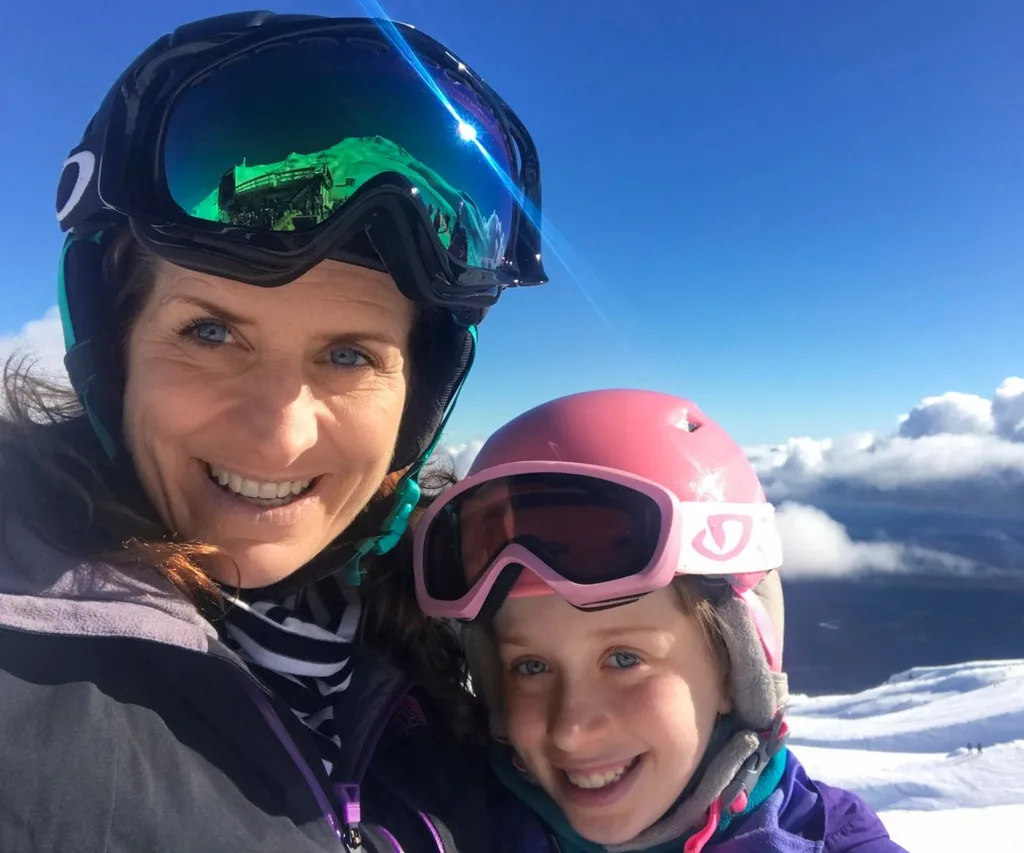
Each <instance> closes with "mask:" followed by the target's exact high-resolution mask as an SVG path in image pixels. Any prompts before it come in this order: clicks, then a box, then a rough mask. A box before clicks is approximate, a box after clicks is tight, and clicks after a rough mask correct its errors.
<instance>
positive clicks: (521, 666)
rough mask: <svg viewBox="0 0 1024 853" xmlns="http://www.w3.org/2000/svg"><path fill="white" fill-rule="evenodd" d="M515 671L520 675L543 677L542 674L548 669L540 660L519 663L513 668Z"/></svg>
mask: <svg viewBox="0 0 1024 853" xmlns="http://www.w3.org/2000/svg"><path fill="white" fill-rule="evenodd" d="M513 669H514V670H515V671H516V673H517V674H519V675H526V676H530V675H541V674H543V673H544V672H545V671H546V670H547V667H546V666H545V665H544V662H543V661H539V660H524V661H522V662H521V663H517V664H516V665H515V666H514V667H513Z"/></svg>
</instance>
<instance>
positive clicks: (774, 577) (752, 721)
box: [716, 572, 789, 732]
mask: <svg viewBox="0 0 1024 853" xmlns="http://www.w3.org/2000/svg"><path fill="white" fill-rule="evenodd" d="M753 594H754V596H755V598H756V601H755V602H754V605H755V606H758V607H763V608H764V611H765V613H766V614H767V616H768V620H769V622H770V629H771V630H772V631H773V632H774V633H775V634H776V637H775V638H773V641H774V642H775V644H776V646H777V648H778V650H779V653H780V654H781V649H782V640H781V638H782V630H783V627H782V610H783V605H782V587H781V585H780V584H779V581H778V572H771V573H769V574H768V575H766V576H765V578H764V579H763V580H762V581H761V582H760V583H759V584H758V585H757V587H755V589H754V591H753ZM750 606H751V604H750V603H748V602H746V601H743V600H741V599H740V598H739V597H738V596H736V595H732V596H729V597H728V598H726V599H725V600H724V601H722V602H720V603H719V604H718V605H717V607H716V609H717V610H718V613H719V615H720V616H721V619H722V622H723V623H724V625H725V628H726V631H725V642H726V646H727V647H728V649H729V663H730V686H729V692H730V695H731V697H732V704H733V710H734V713H735V714H736V716H737V718H738V720H739V721H740V723H741V724H742V725H743V726H745V727H749V728H750V729H752V730H753V731H755V732H760V731H767V730H769V729H771V727H772V723H773V722H774V720H775V715H776V714H777V713H778V711H779V709H780V708H785V706H786V704H787V703H788V702H789V687H788V679H787V677H786V674H785V673H784V672H773V671H772V669H771V667H770V666H769V663H768V656H767V654H766V652H765V649H764V646H763V645H762V643H761V637H760V636H759V635H758V631H757V626H756V625H755V623H754V620H753V618H752V617H751V615H750Z"/></svg>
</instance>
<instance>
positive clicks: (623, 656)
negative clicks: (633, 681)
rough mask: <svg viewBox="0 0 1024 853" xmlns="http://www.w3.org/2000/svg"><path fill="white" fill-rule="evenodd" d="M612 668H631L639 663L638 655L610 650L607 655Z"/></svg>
mask: <svg viewBox="0 0 1024 853" xmlns="http://www.w3.org/2000/svg"><path fill="white" fill-rule="evenodd" d="M608 661H609V663H611V665H612V668H613V669H632V668H633V667H634V666H637V665H639V664H640V662H641V661H640V656H639V655H637V654H635V653H634V652H623V651H618V652H612V653H611V655H609V657H608Z"/></svg>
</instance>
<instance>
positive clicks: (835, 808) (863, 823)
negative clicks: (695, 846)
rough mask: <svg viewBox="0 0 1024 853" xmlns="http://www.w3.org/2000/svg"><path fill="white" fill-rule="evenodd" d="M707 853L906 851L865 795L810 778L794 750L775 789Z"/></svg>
mask: <svg viewBox="0 0 1024 853" xmlns="http://www.w3.org/2000/svg"><path fill="white" fill-rule="evenodd" d="M724 835H725V837H724V838H723V839H722V840H721V841H719V840H717V839H712V841H711V843H709V844H708V845H707V846H706V847H705V848H704V853H907V851H905V850H904V849H903V848H902V847H900V846H899V845H898V844H896V842H894V841H892V840H891V839H890V838H889V833H887V832H886V831H885V827H884V826H882V822H881V821H880V820H879V819H878V815H876V814H875V813H874V812H873V811H872V810H871V809H870V808H869V807H868V805H867V803H865V802H864V801H863V800H862V799H861V798H860V797H858V796H857V795H856V794H852V793H850V792H849V791H843V790H841V789H839V788H833V787H831V786H829V785H825V784H823V783H822V782H813V781H811V780H810V779H809V778H807V773H806V772H805V771H804V768H803V765H801V764H800V762H799V761H797V759H796V758H795V757H794V755H793V753H792V752H789V753H788V754H787V756H786V769H785V770H784V772H783V774H782V780H781V781H780V782H779V785H778V787H777V788H776V789H775V791H774V792H773V793H772V794H770V795H769V796H768V799H767V800H765V801H764V802H763V803H762V804H761V806H760V807H759V808H757V809H755V810H754V811H752V812H751V813H750V814H748V815H746V816H745V817H743V818H741V819H738V820H737V821H736V823H735V824H734V825H733V826H731V827H729V828H728V830H727V831H726V832H725V833H724Z"/></svg>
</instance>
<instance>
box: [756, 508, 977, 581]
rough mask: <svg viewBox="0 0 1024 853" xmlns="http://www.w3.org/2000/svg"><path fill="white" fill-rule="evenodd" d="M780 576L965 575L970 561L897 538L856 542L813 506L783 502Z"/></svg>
mask: <svg viewBox="0 0 1024 853" xmlns="http://www.w3.org/2000/svg"><path fill="white" fill-rule="evenodd" d="M776 518H777V519H778V524H779V534H780V536H781V537H782V553H783V566H782V571H783V576H784V577H786V578H787V579H789V578H806V577H837V576H841V575H849V574H857V573H865V572H909V571H928V572H937V573H942V574H950V573H956V574H967V573H970V572H972V571H974V570H975V568H976V564H975V563H974V562H973V561H972V560H968V559H966V558H964V557H959V556H956V555H954V554H947V553H945V552H942V551H936V550H933V549H931V548H922V547H920V546H916V545H907V544H903V543H899V542H879V541H876V542H855V541H853V540H852V539H851V538H850V536H849V534H848V533H847V532H846V528H845V527H844V526H843V525H842V524H840V523H839V522H838V521H836V520H835V519H833V518H831V517H830V516H829V515H828V514H827V513H825V512H823V511H822V510H820V509H817V508H816V507H813V506H806V505H804V504H797V503H784V504H782V506H780V507H779V508H778V510H777V513H776Z"/></svg>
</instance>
